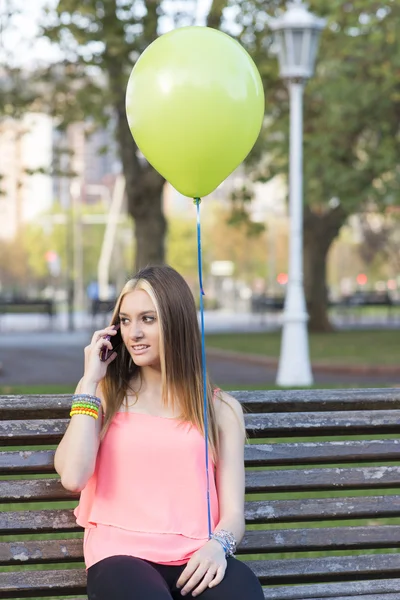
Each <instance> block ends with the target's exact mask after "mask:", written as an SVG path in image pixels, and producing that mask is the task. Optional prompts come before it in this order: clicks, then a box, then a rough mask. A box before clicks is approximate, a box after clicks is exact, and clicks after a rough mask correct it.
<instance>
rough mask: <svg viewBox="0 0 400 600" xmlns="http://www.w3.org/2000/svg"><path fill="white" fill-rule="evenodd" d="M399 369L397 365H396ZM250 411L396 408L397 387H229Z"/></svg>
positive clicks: (399, 406)
mask: <svg viewBox="0 0 400 600" xmlns="http://www.w3.org/2000/svg"><path fill="white" fill-rule="evenodd" d="M399 372H400V369H399ZM229 393H230V394H232V396H234V397H235V398H237V399H238V400H240V402H241V403H242V405H243V407H244V408H245V410H249V411H250V412H285V413H288V412H303V411H310V412H320V411H331V410H343V411H348V410H392V409H400V391H399V389H398V388H391V389H390V388H388V389H381V388H377V389H373V388H371V389H344V390H335V389H331V390H301V391H299V390H251V391H243V390H240V391H230V392H229Z"/></svg>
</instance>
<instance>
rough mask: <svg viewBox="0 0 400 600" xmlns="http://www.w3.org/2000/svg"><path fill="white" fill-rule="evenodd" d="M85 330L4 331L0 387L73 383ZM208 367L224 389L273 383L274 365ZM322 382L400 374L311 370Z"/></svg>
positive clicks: (228, 360)
mask: <svg viewBox="0 0 400 600" xmlns="http://www.w3.org/2000/svg"><path fill="white" fill-rule="evenodd" d="M89 338H90V335H89V334H88V333H87V332H76V333H73V334H67V333H47V334H46V333H43V334H38V333H29V334H26V335H23V334H3V335H1V336H0V363H2V370H1V372H0V386H6V385H10V386H12V385H45V384H46V385H52V384H67V385H71V386H73V385H75V383H76V382H77V381H79V379H80V378H81V376H82V368H83V348H84V346H85V345H86V344H87V342H88V340H89ZM207 366H208V369H209V372H210V375H211V377H212V379H213V381H214V382H216V383H217V384H218V385H220V386H223V387H225V388H227V389H234V388H235V386H241V387H243V386H246V385H248V386H262V385H263V384H273V383H274V382H275V377H276V368H275V367H268V366H265V365H259V364H251V362H246V363H244V362H241V361H238V360H237V359H232V357H229V356H225V357H224V356H218V357H216V356H209V357H208V360H207ZM314 376H315V383H316V384H317V385H318V384H321V385H344V386H348V387H358V386H359V385H364V386H370V387H381V386H384V385H386V386H387V385H399V384H400V375H390V376H388V375H374V376H372V375H359V374H345V373H343V374H338V373H323V372H319V371H316V372H315V373H314Z"/></svg>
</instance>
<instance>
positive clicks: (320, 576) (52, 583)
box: [0, 554, 400, 598]
mask: <svg viewBox="0 0 400 600" xmlns="http://www.w3.org/2000/svg"><path fill="white" fill-rule="evenodd" d="M247 564H248V565H249V567H250V568H251V569H252V570H253V572H254V573H255V574H256V575H257V577H258V578H259V579H260V581H261V583H262V584H266V583H273V584H276V585H278V584H287V583H301V582H303V583H306V582H309V583H317V582H319V581H329V580H331V581H334V580H339V581H340V580H343V579H344V578H349V577H357V578H359V579H362V578H363V577H364V578H365V579H367V578H369V579H370V578H371V576H372V575H374V574H375V575H376V576H377V577H379V578H384V577H388V576H390V575H392V576H396V577H399V576H400V554H382V555H380V554H375V555H361V556H335V557H329V558H304V559H290V560H268V561H248V562H247ZM85 580H86V573H85V571H84V570H83V569H80V570H77V569H68V570H61V569H60V570H54V571H19V572H18V571H17V572H5V573H0V597H2V598H18V597H26V596H28V597H29V596H30V597H32V596H33V594H35V596H34V597H35V598H36V597H37V596H40V595H51V594H53V595H54V594H55V593H63V594H80V593H83V592H84V588H85Z"/></svg>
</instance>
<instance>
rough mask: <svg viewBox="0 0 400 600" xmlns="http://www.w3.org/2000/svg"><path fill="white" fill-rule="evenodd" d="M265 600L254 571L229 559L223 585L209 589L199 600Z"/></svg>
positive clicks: (235, 559) (235, 560)
mask: <svg viewBox="0 0 400 600" xmlns="http://www.w3.org/2000/svg"><path fill="white" fill-rule="evenodd" d="M200 598H201V599H203V598H204V600H264V592H263V590H262V587H261V584H260V582H259V581H258V579H257V577H256V576H255V575H254V573H253V571H252V570H251V569H250V567H248V566H247V565H246V564H245V563H244V562H242V561H240V560H238V559H237V558H233V557H232V558H228V561H227V567H226V571H225V576H224V578H223V580H222V581H221V583H219V584H218V585H216V586H215V587H213V588H207V589H206V590H204V592H203V593H202V594H200V596H199V600H200Z"/></svg>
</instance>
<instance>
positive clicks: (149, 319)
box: [143, 317, 155, 323]
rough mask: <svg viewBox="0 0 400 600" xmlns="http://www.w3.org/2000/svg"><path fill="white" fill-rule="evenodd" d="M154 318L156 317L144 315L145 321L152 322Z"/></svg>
mask: <svg viewBox="0 0 400 600" xmlns="http://www.w3.org/2000/svg"><path fill="white" fill-rule="evenodd" d="M154 320H155V319H154V317H143V321H144V322H145V323H152V322H153V321H154Z"/></svg>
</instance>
